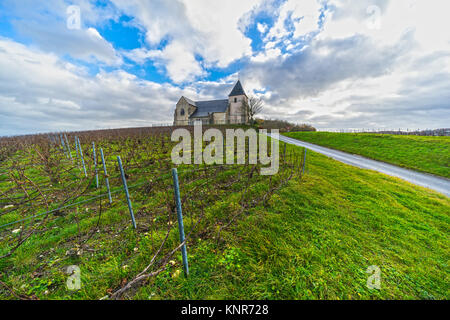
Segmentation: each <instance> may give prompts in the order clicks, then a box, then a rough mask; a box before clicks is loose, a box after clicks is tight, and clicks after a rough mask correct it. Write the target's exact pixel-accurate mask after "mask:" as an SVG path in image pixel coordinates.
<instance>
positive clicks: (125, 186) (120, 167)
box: [117, 156, 136, 229]
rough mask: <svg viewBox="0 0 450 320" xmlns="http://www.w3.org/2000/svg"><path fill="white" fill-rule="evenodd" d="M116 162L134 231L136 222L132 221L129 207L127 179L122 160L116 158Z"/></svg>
mask: <svg viewBox="0 0 450 320" xmlns="http://www.w3.org/2000/svg"><path fill="white" fill-rule="evenodd" d="M117 162H118V163H119V169H120V175H121V176H122V183H123V189H124V190H125V196H126V197H127V203H128V209H129V210H130V215H131V221H132V222H133V228H135V229H136V220H134V213H133V208H132V207H131V201H130V194H129V193H128V186H127V179H126V178H125V173H124V172H123V167H122V160H121V159H120V156H117Z"/></svg>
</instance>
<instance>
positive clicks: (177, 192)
mask: <svg viewBox="0 0 450 320" xmlns="http://www.w3.org/2000/svg"><path fill="white" fill-rule="evenodd" d="M172 176H173V188H174V191H175V201H176V204H177V217H178V231H179V232H180V242H181V243H183V242H184V241H185V238H184V224H183V212H182V210H181V200H180V186H179V184H178V172H177V169H176V168H173V169H172ZM181 255H182V257H183V269H184V274H185V276H186V277H187V276H188V275H189V265H188V259H187V251H186V243H185V244H183V246H182V247H181Z"/></svg>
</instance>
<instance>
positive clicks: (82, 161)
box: [77, 138, 87, 178]
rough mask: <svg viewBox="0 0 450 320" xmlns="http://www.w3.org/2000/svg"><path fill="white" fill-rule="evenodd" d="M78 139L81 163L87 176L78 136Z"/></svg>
mask: <svg viewBox="0 0 450 320" xmlns="http://www.w3.org/2000/svg"><path fill="white" fill-rule="evenodd" d="M77 139H78V148H79V149H80V157H81V163H82V164H83V170H84V176H85V177H86V178H87V172H86V166H85V165H84V157H83V149H81V143H80V138H77Z"/></svg>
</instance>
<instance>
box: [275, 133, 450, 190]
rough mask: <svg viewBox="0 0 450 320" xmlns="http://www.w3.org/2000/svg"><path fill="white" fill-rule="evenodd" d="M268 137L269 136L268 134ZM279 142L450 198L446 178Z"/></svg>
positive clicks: (299, 143)
mask: <svg viewBox="0 0 450 320" xmlns="http://www.w3.org/2000/svg"><path fill="white" fill-rule="evenodd" d="M269 136H270V134H269ZM280 140H281V141H284V142H286V143H289V144H293V145H296V146H301V147H306V148H308V149H310V150H312V151H315V152H318V153H321V154H324V155H326V156H328V157H331V158H333V159H335V160H337V161H340V162H343V163H346V164H349V165H352V166H355V167H359V168H363V169H370V170H375V171H378V172H381V173H384V174H387V175H389V176H393V177H397V178H400V179H403V180H406V181H408V182H411V183H413V184H415V185H418V186H422V187H425V188H429V189H432V190H435V191H437V192H440V193H443V194H445V195H446V196H447V197H450V180H449V179H446V178H440V177H436V176H433V175H430V174H426V173H420V172H417V171H414V170H408V169H404V168H400V167H397V166H394V165H391V164H387V163H385V162H380V161H375V160H371V159H367V158H364V157H361V156H357V155H354V154H350V153H346V152H342V151H337V150H334V149H329V148H325V147H321V146H318V145H315V144H312V143H308V142H303V141H300V140H296V139H292V138H288V137H285V136H282V135H280Z"/></svg>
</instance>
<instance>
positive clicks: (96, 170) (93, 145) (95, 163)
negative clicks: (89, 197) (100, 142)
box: [92, 142, 98, 189]
mask: <svg viewBox="0 0 450 320" xmlns="http://www.w3.org/2000/svg"><path fill="white" fill-rule="evenodd" d="M92 153H93V156H94V165H95V184H96V187H97V189H98V169H97V155H96V154H95V142H92Z"/></svg>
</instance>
